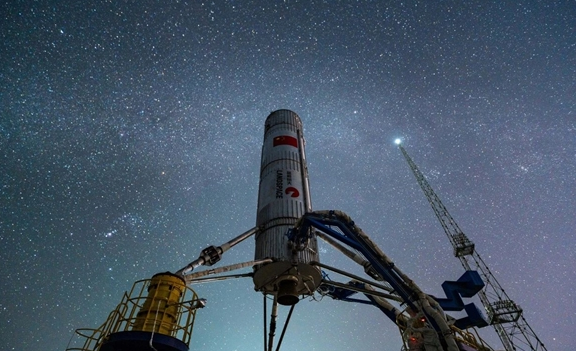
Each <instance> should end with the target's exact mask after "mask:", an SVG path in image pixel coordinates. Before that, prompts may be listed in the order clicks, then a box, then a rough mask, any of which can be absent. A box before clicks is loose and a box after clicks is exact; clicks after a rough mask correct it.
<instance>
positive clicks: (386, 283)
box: [67, 110, 492, 351]
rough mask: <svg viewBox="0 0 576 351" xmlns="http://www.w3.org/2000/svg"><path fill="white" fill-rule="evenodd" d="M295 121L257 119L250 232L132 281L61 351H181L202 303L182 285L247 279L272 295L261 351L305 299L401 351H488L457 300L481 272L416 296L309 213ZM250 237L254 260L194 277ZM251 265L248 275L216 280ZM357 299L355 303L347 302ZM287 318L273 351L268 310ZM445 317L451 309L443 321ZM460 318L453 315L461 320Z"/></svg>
mask: <svg viewBox="0 0 576 351" xmlns="http://www.w3.org/2000/svg"><path fill="white" fill-rule="evenodd" d="M302 130H303V129H302V122H301V120H300V118H299V117H298V115H296V113H294V112H292V111H289V110H279V111H275V112H272V113H271V114H270V115H269V116H268V118H267V119H266V123H265V128H264V144H263V147H262V162H261V168H260V186H259V196H258V206H257V218H256V227H254V228H252V229H250V230H248V231H246V232H244V233H242V234H240V235H239V236H237V237H235V238H233V239H231V240H230V241H228V242H226V243H224V244H222V245H220V246H209V247H207V248H206V249H204V250H202V251H201V253H200V255H199V257H198V258H197V259H196V260H194V261H192V262H190V263H189V264H188V265H186V266H184V267H183V268H181V269H179V270H178V271H176V273H168V272H167V273H160V274H157V275H155V276H153V277H152V279H150V280H144V281H140V282H137V283H136V284H135V287H134V288H133V289H132V291H131V292H130V293H126V294H125V296H124V298H123V299H122V301H121V302H120V304H119V305H118V307H117V308H116V309H115V310H114V311H112V313H111V314H110V316H109V317H108V319H107V321H106V322H105V323H104V324H103V325H102V326H101V327H99V328H96V329H78V330H77V331H76V335H77V336H78V338H76V339H75V342H74V344H73V345H72V346H69V347H68V349H67V350H70V351H71V350H78V351H80V350H81V351H128V350H130V351H139V350H155V351H188V349H189V346H190V340H191V335H192V328H193V323H194V320H195V318H196V312H197V311H198V310H199V309H200V308H202V307H203V306H204V305H205V300H204V299H201V298H199V297H198V296H197V294H196V293H195V292H194V291H193V290H192V289H190V288H189V287H188V286H190V285H194V284H195V283H199V282H206V281H213V280H223V279H229V278H238V277H251V278H252V280H253V283H254V289H255V290H256V291H258V292H260V293H262V294H263V296H264V318H265V322H264V324H265V326H266V325H267V321H266V316H267V312H266V308H267V302H266V301H267V299H268V297H270V296H271V297H272V300H273V303H272V311H271V313H270V315H271V319H270V323H269V327H268V328H269V330H268V333H266V330H265V332H264V343H263V346H264V350H265V351H266V350H268V351H272V350H274V349H275V350H279V349H280V347H281V344H282V340H283V338H284V336H285V333H286V330H287V326H288V323H289V321H290V316H291V315H292V311H293V309H294V306H295V305H296V304H297V303H298V302H299V301H300V300H301V299H303V298H306V297H314V296H315V295H316V296H317V295H320V296H329V297H331V298H333V299H337V300H342V301H350V302H356V303H364V304H372V305H374V306H376V307H377V308H379V309H380V310H381V311H382V312H383V313H384V314H385V316H387V317H388V318H389V319H390V320H391V321H392V322H393V323H394V324H395V325H397V326H398V328H399V331H400V333H401V337H402V340H403V345H404V346H403V348H402V350H405V351H474V350H476V351H490V350H492V348H490V347H489V346H488V345H486V344H485V343H484V342H483V341H482V339H480V338H479V337H478V335H477V334H476V333H475V328H476V327H483V326H486V325H488V322H487V321H486V320H485V319H484V317H483V316H482V313H481V312H480V311H479V310H478V309H477V308H476V306H475V305H474V304H473V303H465V299H467V298H471V297H473V296H475V295H476V294H477V293H479V292H481V291H482V289H483V288H484V286H485V282H484V281H483V280H482V276H481V274H479V273H478V272H476V271H473V270H469V269H467V270H466V272H465V273H464V274H463V275H462V276H461V277H460V278H458V279H457V280H456V281H447V282H444V283H443V284H442V288H443V290H444V292H445V294H446V297H434V296H431V295H428V294H426V293H425V292H424V291H422V289H420V288H419V287H418V285H417V284H416V283H415V282H414V281H413V280H412V279H411V278H410V277H408V276H407V275H406V274H405V273H403V272H402V270H400V268H399V267H398V266H396V265H395V264H394V263H393V262H392V261H391V260H390V258H388V256H386V255H385V254H384V252H382V250H380V248H378V246H377V245H376V244H375V243H374V242H373V241H372V240H371V239H370V238H369V237H368V236H367V235H366V234H365V233H364V232H363V231H362V230H361V229H360V228H359V227H358V226H356V225H355V223H354V222H353V221H352V219H351V218H350V217H349V216H348V215H346V214H345V213H343V212H340V211H334V210H333V211H313V210H312V206H311V200H310V191H309V181H308V169H307V165H306V156H305V150H304V146H305V142H304V137H303V133H302ZM253 235H254V236H255V241H256V248H255V255H254V260H252V261H248V262H243V263H237V264H233V265H230V266H224V267H219V268H211V269H208V270H204V271H196V268H199V267H200V266H213V265H215V264H216V263H217V262H218V261H219V260H220V258H221V257H222V255H223V254H224V253H225V252H226V251H228V250H229V249H230V248H232V247H233V246H235V245H237V244H239V243H241V242H243V241H244V240H246V239H247V238H249V237H251V236H253ZM318 238H321V239H322V240H324V241H325V242H327V243H328V244H329V245H331V246H333V247H334V248H335V249H337V250H338V251H339V252H341V253H342V254H343V255H344V256H346V257H348V258H350V259H351V260H353V261H354V262H356V263H358V264H359V265H360V266H362V267H363V269H364V271H365V273H366V275H367V277H365V278H364V277H360V276H357V275H354V274H350V273H347V272H345V271H343V270H340V269H338V268H335V267H330V266H328V265H325V264H323V263H321V262H320V258H319V254H318V243H317V240H318ZM244 267H252V268H253V272H251V273H241V274H230V275H218V274H220V273H224V272H228V271H232V270H236V269H239V268H244ZM327 271H331V272H335V273H337V274H340V275H344V276H346V277H348V278H350V279H351V280H350V281H349V282H347V283H342V282H337V281H333V280H332V279H330V277H329V276H328V274H327V273H326V272H327ZM357 293H361V294H363V295H364V296H365V298H356V297H355V294H357ZM279 304H280V305H286V306H290V311H289V313H288V316H287V318H286V322H285V325H284V327H283V329H282V332H281V336H280V338H279V340H278V342H277V344H276V347H275V348H274V343H275V342H274V337H275V329H276V319H277V314H278V305H279ZM446 311H461V312H460V318H453V317H451V316H450V315H448V314H447V313H446ZM463 313H464V314H465V316H464V317H462V314H463Z"/></svg>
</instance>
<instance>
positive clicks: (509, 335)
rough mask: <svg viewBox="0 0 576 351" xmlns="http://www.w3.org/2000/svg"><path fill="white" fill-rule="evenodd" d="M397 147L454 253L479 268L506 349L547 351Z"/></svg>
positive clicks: (485, 297) (488, 307)
mask: <svg viewBox="0 0 576 351" xmlns="http://www.w3.org/2000/svg"><path fill="white" fill-rule="evenodd" d="M398 147H399V148H400V151H402V154H403V155H404V158H405V159H406V161H407V162H408V165H409V166H410V169H411V170H412V173H413V174H414V176H415V177H416V180H417V181H418V184H419V185H420V187H421V188H422V191H424V194H425V195H426V198H427V199H428V202H429V203H430V205H431V206H432V209H433V210H434V214H436V217H437V218H438V220H439V221H440V224H441V225H442V228H443V229H444V232H445V233H446V235H447V236H448V240H449V241H450V244H452V247H453V249H454V256H455V257H457V258H458V259H459V260H460V263H461V264H462V266H463V267H464V269H465V270H466V271H469V270H476V271H478V273H479V274H480V276H481V277H482V280H484V283H485V288H484V290H482V291H480V292H479V293H478V296H479V298H480V301H481V302H482V305H484V308H485V310H486V313H487V314H488V322H489V323H490V324H491V325H492V326H493V327H494V329H495V330H496V333H497V334H498V336H499V337H500V340H501V342H502V345H503V346H504V348H505V349H506V351H516V350H522V351H525V350H526V351H527V350H531V351H546V347H545V346H544V344H543V343H542V341H540V339H539V338H538V336H537V335H536V333H535V332H534V330H533V329H532V328H531V327H530V325H529V324H528V322H527V321H526V319H525V318H524V316H523V314H522V308H521V307H520V306H519V305H517V304H516V303H514V301H512V299H510V297H508V294H506V292H505V291H504V289H503V288H502V286H501V285H500V283H498V281H497V280H496V277H495V276H494V275H493V274H492V272H491V271H490V269H489V268H488V266H487V265H486V263H485V262H484V260H483V259H482V258H481V257H480V255H479V254H478V252H477V251H476V249H475V247H474V243H473V242H472V241H471V240H470V239H468V237H467V236H466V234H464V232H463V231H462V230H461V229H460V227H459V226H458V224H457V223H456V221H455V220H454V218H452V216H451V215H450V213H449V212H448V210H447V209H446V207H445V206H444V204H443V203H442V201H441V200H440V198H439V197H438V195H436V193H435V192H434V190H433V189H432V187H431V186H430V184H428V182H427V181H426V178H425V177H424V175H423V174H422V172H420V170H419V169H418V167H417V166H416V164H415V163H414V161H412V159H411V158H410V156H409V155H408V153H407V152H406V150H405V149H404V147H402V145H400V144H398Z"/></svg>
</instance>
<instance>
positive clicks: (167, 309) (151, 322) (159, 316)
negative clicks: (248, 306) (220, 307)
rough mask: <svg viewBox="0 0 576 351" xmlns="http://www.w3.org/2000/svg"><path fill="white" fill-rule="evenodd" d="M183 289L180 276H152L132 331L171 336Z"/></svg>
mask: <svg viewBox="0 0 576 351" xmlns="http://www.w3.org/2000/svg"><path fill="white" fill-rule="evenodd" d="M185 289H186V283H185V282H184V279H182V278H181V277H180V276H177V275H175V274H172V273H169V272H166V273H158V274H156V275H154V276H153V277H152V280H151V281H150V285H149V286H148V296H147V297H146V300H145V302H144V305H143V306H142V308H141V309H140V311H138V314H137V316H136V321H135V322H134V326H133V327H132V330H134V331H147V332H154V333H159V334H164V335H173V334H174V333H175V332H176V328H175V326H177V325H178V318H179V313H180V298H181V297H182V295H183V294H184V290H185Z"/></svg>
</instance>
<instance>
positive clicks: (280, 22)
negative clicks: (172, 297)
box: [0, 0, 576, 351]
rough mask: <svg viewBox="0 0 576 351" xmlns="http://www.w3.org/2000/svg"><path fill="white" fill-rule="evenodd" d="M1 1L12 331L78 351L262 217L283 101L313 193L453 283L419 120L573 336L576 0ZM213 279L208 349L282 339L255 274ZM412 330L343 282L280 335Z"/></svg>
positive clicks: (245, 254)
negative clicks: (160, 280) (429, 191)
mask: <svg viewBox="0 0 576 351" xmlns="http://www.w3.org/2000/svg"><path fill="white" fill-rule="evenodd" d="M0 14H1V15H0V36H1V37H0V38H1V41H0V102H1V103H0V109H1V114H0V259H1V260H2V264H1V265H0V279H1V281H2V288H0V323H1V327H0V344H1V346H0V349H2V350H27V351H40V350H42V351H56V350H60V351H62V350H64V349H65V348H66V345H67V343H68V341H69V339H70V337H71V336H72V334H73V331H74V330H75V329H76V328H85V327H97V326H99V325H100V324H101V323H102V322H104V320H105V319H106V317H107V315H108V313H109V312H110V311H111V310H112V309H113V308H114V307H115V306H116V304H117V303H118V302H119V301H120V299H121V297H122V293H123V292H124V291H126V290H129V289H130V288H131V286H132V283H133V282H134V281H136V280H139V279H144V278H149V277H151V276H152V275H153V274H155V273H157V272H163V271H176V270H178V269H179V268H181V267H183V266H184V265H185V264H187V263H189V262H190V261H192V260H193V259H195V258H196V257H197V255H198V254H199V252H200V250H201V249H202V248H204V247H206V246H208V245H211V244H216V245H219V244H222V243H224V242H226V241H228V240H229V239H231V238H232V237H235V236H236V235H238V234H240V233H242V232H244V231H246V230H248V229H250V228H252V227H253V226H254V225H255V219H256V202H257V194H258V174H259V164H260V149H261V144H262V139H263V124H264V120H265V118H266V117H267V116H268V114H269V113H270V112H271V111H274V110H277V109H281V108H286V109H291V110H293V111H295V112H296V113H298V114H299V115H300V117H301V118H302V120H303V124H304V135H305V138H306V141H307V143H306V151H307V158H308V162H309V163H308V166H309V170H310V183H311V196H312V205H313V208H314V209H316V210H320V209H340V210H343V211H345V212H346V213H348V214H349V215H350V216H351V217H352V218H353V219H354V221H355V222H356V223H357V225H358V226H360V227H361V228H362V229H363V230H364V231H365V232H366V233H367V234H368V235H370V236H371V238H372V239H373V240H374V241H375V242H376V243H377V244H378V245H379V246H380V248H381V249H382V250H383V251H384V252H385V253H386V254H387V255H388V256H390V257H391V258H392V259H393V260H394V262H395V263H396V265H397V266H398V267H400V268H401V269H402V270H403V271H405V272H406V273H407V274H408V275H409V276H410V277H411V278H412V279H413V280H414V281H415V282H416V283H417V284H418V285H420V287H421V288H422V289H423V290H424V291H426V292H429V293H431V294H435V295H442V290H441V288H440V284H441V283H442V282H443V281H445V280H455V279H457V278H458V277H459V276H460V274H461V273H462V267H461V266H460V263H459V261H458V260H457V259H456V258H454V257H453V256H452V249H451V247H450V244H449V242H448V239H447V238H446V236H445V234H444V232H443V231H442V228H441V226H440V224H439V223H438V221H437V219H436V217H435V216H434V214H433V212H432V210H431V208H430V206H429V205H428V203H427V200H426V198H425V197H424V195H423V193H422V191H421V189H420V188H419V186H418V184H417V182H416V180H415V179H414V177H413V175H412V173H411V172H410V169H409V168H408V165H407V163H406V161H405V160H404V158H403V157H402V154H401V153H400V151H399V150H398V148H397V147H396V146H395V145H394V143H393V141H394V139H395V138H397V137H400V138H402V139H403V140H404V147H405V148H406V150H407V151H408V153H409V154H410V155H411V156H412V158H413V159H414V161H415V162H416V163H417V164H418V166H419V167H420V169H421V170H422V172H423V173H424V174H425V176H426V177H427V179H428V181H429V182H430V184H431V185H432V187H433V188H434V189H435V191H436V192H437V193H438V195H439V196H440V198H441V199H442V200H443V202H444V204H445V205H446V207H447V208H448V209H449V211H450V212H451V214H452V215H453V216H454V218H455V219H456V221H457V222H458V223H459V225H460V227H461V228H462V229H463V230H464V232H465V233H466V234H467V235H468V237H469V238H470V239H471V240H472V241H473V242H475V243H476V248H477V251H478V252H479V253H480V255H481V256H482V257H483V258H484V260H485V261H486V263H487V264H488V266H489V267H490V269H491V270H492V271H493V273H494V275H495V276H496V278H497V279H498V280H499V282H500V283H501V285H502V286H503V287H504V288H505V289H506V292H507V293H508V294H509V296H510V297H511V298H512V299H513V300H514V301H515V302H516V303H518V304H520V305H521V306H522V308H523V309H524V315H525V317H526V319H527V321H528V323H529V324H530V326H531V327H532V328H533V329H534V331H535V332H536V334H537V335H538V336H539V338H540V339H541V340H542V341H543V342H544V344H545V345H546V347H547V348H548V350H558V351H563V350H573V348H574V346H573V345H574V344H575V343H576V336H575V334H574V325H576V302H574V301H575V299H576V296H575V293H574V291H576V274H575V273H574V272H575V271H574V267H575V266H576V254H575V251H576V235H575V234H574V230H575V228H576V6H574V3H573V2H572V1H562V0H559V1H537V0H530V1H528V0H527V1H522V0H521V1H483V0H482V1H480V0H470V1H452V0H446V1H404V2H400V1H369V0H365V1H336V0H335V1H297V0H285V1H278V0H270V1H250V0H246V1H238V0H236V1H234V0H227V1H224V0H214V1H206V2H204V1H194V0H189V1H178V0H170V1H151V0H141V1H110V0H107V1H91V0H88V1H74V0H71V1H54V0H46V1H30V0H27V1H25V0H23V1H18V0H8V1H3V2H2V4H0ZM320 250H321V253H320V260H321V261H322V262H324V263H326V264H330V265H333V266H338V267H340V268H343V269H348V270H350V271H353V270H354V269H357V268H355V267H354V266H353V264H351V263H350V262H349V261H348V260H347V259H346V258H344V257H342V256H341V255H339V254H337V253H336V252H334V250H332V249H331V248H330V247H329V246H327V245H325V244H323V245H322V244H321V246H320ZM253 252H254V243H253V240H248V241H247V242H245V243H242V244H240V245H238V246H237V247H235V248H234V249H232V250H231V251H229V252H228V253H227V254H226V255H225V256H224V258H223V259H222V261H221V265H227V264H232V263H237V262H244V261H249V260H251V259H252V258H253ZM245 271H246V270H245ZM248 271H249V269H248ZM243 272H244V271H243ZM353 272H354V271H353ZM332 278H333V279H334V280H339V281H342V282H346V281H347V279H345V278H340V277H337V276H335V277H332ZM194 289H195V290H196V291H197V293H198V294H199V295H200V296H201V297H204V298H206V299H207V300H208V304H207V306H206V308H205V309H203V310H201V311H200V312H199V313H198V315H197V319H196V325H195V328H194V335H193V337H192V341H191V349H200V348H201V349H204V350H238V351H245V350H246V351H248V350H260V349H262V342H263V336H262V324H263V323H262V320H263V316H262V296H261V294H259V293H256V292H254V290H253V284H252V281H251V280H250V279H237V280H229V281H225V282H218V283H209V284H201V285H196V286H194ZM279 313H280V321H279V323H282V320H283V318H285V316H286V314H287V309H285V308H281V309H280V312H279ZM481 335H482V336H483V337H484V338H485V339H486V340H487V341H488V342H489V343H490V344H491V345H492V346H493V347H495V348H501V346H500V344H499V340H498V338H497V337H496V334H495V332H494V330H493V329H491V328H485V329H483V330H481ZM400 346H401V339H400V334H399V333H398V330H397V328H396V327H395V326H394V325H393V324H392V323H391V322H390V321H389V320H388V319H387V318H386V317H385V316H384V315H383V314H382V313H381V312H379V311H378V310H376V309H375V308H373V307H370V306H365V305H354V304H351V303H345V302H340V301H333V300H331V299H329V298H324V299H323V300H322V301H321V302H317V301H307V300H304V301H301V302H300V303H299V304H298V305H297V306H296V309H295V311H294V316H293V318H292V321H291V323H290V326H289V328H288V332H287V335H286V337H285V339H284V342H283V348H282V349H286V350H318V351H327V350H331V351H344V350H351V349H358V348H360V347H361V348H362V349H363V350H366V351H375V350H390V351H392V350H399V349H400Z"/></svg>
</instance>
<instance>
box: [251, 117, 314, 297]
mask: <svg viewBox="0 0 576 351" xmlns="http://www.w3.org/2000/svg"><path fill="white" fill-rule="evenodd" d="M311 210H312V205H311V201H310V190H309V182H308V167H307V165H306V154H305V151H304V136H303V133H302V122H301V120H300V117H299V116H298V115H297V114H296V113H294V112H292V111H289V110H278V111H275V112H272V113H271V114H270V115H269V116H268V118H267V119H266V123H265V127H264V143H263V146H262V162H261V167H260V187H259V192H258V212H257V216H256V226H257V227H258V232H257V234H256V251H255V259H256V260H259V259H264V258H272V259H273V260H274V262H272V263H268V264H264V265H260V266H255V267H254V268H255V273H254V285H255V289H256V290H257V291H262V292H264V293H270V294H278V296H277V298H278V302H279V303H280V304H283V305H293V304H295V303H296V302H298V300H299V298H298V296H299V295H311V294H312V293H313V292H314V291H315V290H316V288H317V287H318V285H319V284H320V280H321V274H320V270H319V268H318V267H315V266H312V265H310V264H309V263H310V262H312V261H318V260H319V257H318V243H317V240H316V237H315V236H313V237H312V239H311V240H310V241H309V243H308V246H307V247H306V248H305V249H304V250H303V251H296V250H293V248H292V247H290V245H289V239H288V236H287V235H286V234H287V232H288V230H289V229H290V228H292V227H293V226H294V224H295V223H296V221H297V220H298V219H299V218H300V217H302V215H304V213H306V212H310V211H311Z"/></svg>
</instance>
